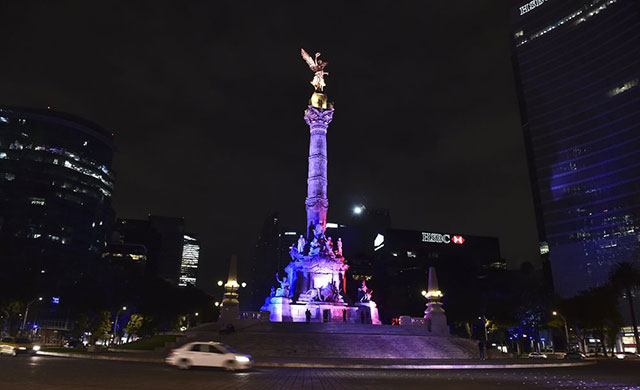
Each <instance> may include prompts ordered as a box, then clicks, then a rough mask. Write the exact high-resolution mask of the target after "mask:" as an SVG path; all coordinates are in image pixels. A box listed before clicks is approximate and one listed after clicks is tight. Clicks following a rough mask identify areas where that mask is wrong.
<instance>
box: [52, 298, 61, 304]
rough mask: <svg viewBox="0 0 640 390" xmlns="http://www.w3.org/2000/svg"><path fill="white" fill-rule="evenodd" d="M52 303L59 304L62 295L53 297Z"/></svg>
mask: <svg viewBox="0 0 640 390" xmlns="http://www.w3.org/2000/svg"><path fill="white" fill-rule="evenodd" d="M51 303H53V304H55V305H57V304H59V303H60V297H51Z"/></svg>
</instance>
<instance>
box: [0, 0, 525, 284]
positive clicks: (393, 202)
mask: <svg viewBox="0 0 640 390" xmlns="http://www.w3.org/2000/svg"><path fill="white" fill-rule="evenodd" d="M248 3H249V2H245V1H229V2H218V1H216V2H213V1H202V2H195V1H193V2H187V1H180V2H178V1H175V2H167V3H165V2H160V1H149V2H138V1H136V2H130V1H123V2H119V3H118V2H95V1H91V2H89V1H66V2H50V1H17V0H16V1H9V2H7V1H0V36H1V37H2V40H1V41H2V44H1V46H0V53H1V54H0V104H5V105H13V106H27V107H46V106H48V105H49V106H52V107H53V108H54V109H57V110H61V111H66V112H70V113H73V114H77V115H80V116H82V117H85V118H87V119H90V120H92V121H95V122H97V123H99V124H101V125H103V126H104V127H106V128H108V129H110V130H112V131H113V132H114V133H115V141H116V145H117V148H118V151H117V153H116V156H115V163H114V169H115V172H116V175H117V176H116V192H115V197H114V207H115V209H116V212H117V215H118V216H119V217H126V218H146V215H147V214H157V215H167V216H184V217H185V219H186V224H187V228H188V230H189V231H191V232H193V233H195V234H197V235H198V236H199V238H200V239H201V244H202V252H201V273H200V275H201V280H200V281H199V282H203V283H202V284H201V286H202V287H204V288H206V289H209V287H210V285H209V283H210V282H211V281H213V280H217V278H219V277H221V276H222V275H224V274H225V273H226V269H227V262H228V259H229V257H230V255H231V254H232V253H237V254H238V255H239V258H240V262H241V263H245V264H246V263H248V262H249V261H250V257H251V256H252V254H253V248H254V245H255V243H256V238H257V236H258V234H259V232H260V229H261V227H262V223H263V220H264V219H265V217H267V215H269V213H272V212H275V211H279V212H280V218H281V221H282V222H284V224H286V225H293V227H295V228H299V229H302V228H304V223H305V214H304V212H305V211H304V197H305V195H306V174H307V161H306V158H307V153H308V137H309V132H308V128H307V125H306V124H305V123H304V120H303V112H304V110H305V108H306V105H307V101H308V99H309V96H310V95H311V93H312V91H313V87H312V86H311V85H310V84H309V81H310V80H311V78H312V73H311V71H310V70H309V69H308V67H307V65H306V64H305V63H304V62H303V60H302V59H301V58H300V48H301V47H304V48H305V49H306V50H307V51H308V52H310V53H313V52H315V51H320V52H322V54H323V57H322V58H323V59H324V60H325V61H328V62H329V66H328V67H327V69H326V70H327V71H328V72H329V73H330V76H329V77H328V78H327V88H326V89H325V92H326V93H327V94H328V95H329V98H330V100H332V101H334V102H335V108H336V111H335V115H334V120H333V122H332V123H331V125H330V128H329V133H328V147H329V201H330V209H329V221H331V222H341V221H348V219H349V218H350V213H351V209H352V207H353V205H355V204H359V203H362V204H365V205H367V206H368V207H381V208H388V209H390V210H391V216H392V221H393V226H394V227H396V228H406V229H424V230H428V231H435V232H439V231H440V232H444V231H447V232H451V233H463V234H464V233H466V234H477V235H488V236H498V237H499V238H500V244H501V251H502V255H503V257H504V258H506V259H507V261H508V263H509V266H510V267H517V266H518V265H519V264H520V263H521V262H523V261H532V262H534V263H536V264H537V255H536V253H537V244H536V242H537V239H536V230H535V223H534V216H533V204H532V200H531V195H530V187H529V182H528V176H527V169H526V161H525V155H524V144H523V138H522V130H521V127H520V119H519V113H518V108H517V101H516V94H515V88H514V78H513V72H512V69H511V62H510V31H509V13H508V7H509V4H508V1H507V0H503V1H495V0H486V1H479V0H468V1H421V2H418V1H411V2H400V1H388V2H376V1H344V2H337V1H336V2H332V1H323V2H304V4H302V3H303V2H301V1H290V2H284V1H283V2H276V1H269V2H255V4H251V5H249V4H248ZM348 245H349V244H348V243H345V247H346V246H348ZM240 278H241V279H242V275H240Z"/></svg>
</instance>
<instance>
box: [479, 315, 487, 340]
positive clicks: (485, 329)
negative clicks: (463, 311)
mask: <svg viewBox="0 0 640 390" xmlns="http://www.w3.org/2000/svg"><path fill="white" fill-rule="evenodd" d="M478 319H479V320H480V321H482V327H483V328H484V341H489V331H488V330H487V322H489V320H487V317H486V316H484V315H483V316H482V317H478Z"/></svg>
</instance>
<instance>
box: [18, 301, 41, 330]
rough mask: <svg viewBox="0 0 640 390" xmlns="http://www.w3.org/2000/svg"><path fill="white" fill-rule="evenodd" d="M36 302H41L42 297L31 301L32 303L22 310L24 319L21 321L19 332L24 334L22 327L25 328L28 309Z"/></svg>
mask: <svg viewBox="0 0 640 390" xmlns="http://www.w3.org/2000/svg"><path fill="white" fill-rule="evenodd" d="M36 301H38V302H40V301H42V297H38V298H36V299H33V300H32V301H30V302H29V303H27V307H26V308H25V309H24V318H23V319H22V326H21V327H20V331H21V332H24V327H25V326H27V316H29V308H30V307H31V305H33V303H34V302H36Z"/></svg>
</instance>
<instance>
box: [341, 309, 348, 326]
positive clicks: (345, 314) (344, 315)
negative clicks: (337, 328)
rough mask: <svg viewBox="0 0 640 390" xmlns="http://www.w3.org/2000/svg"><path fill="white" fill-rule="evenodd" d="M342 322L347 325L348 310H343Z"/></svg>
mask: <svg viewBox="0 0 640 390" xmlns="http://www.w3.org/2000/svg"><path fill="white" fill-rule="evenodd" d="M342 322H344V323H345V324H346V323H347V309H342Z"/></svg>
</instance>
